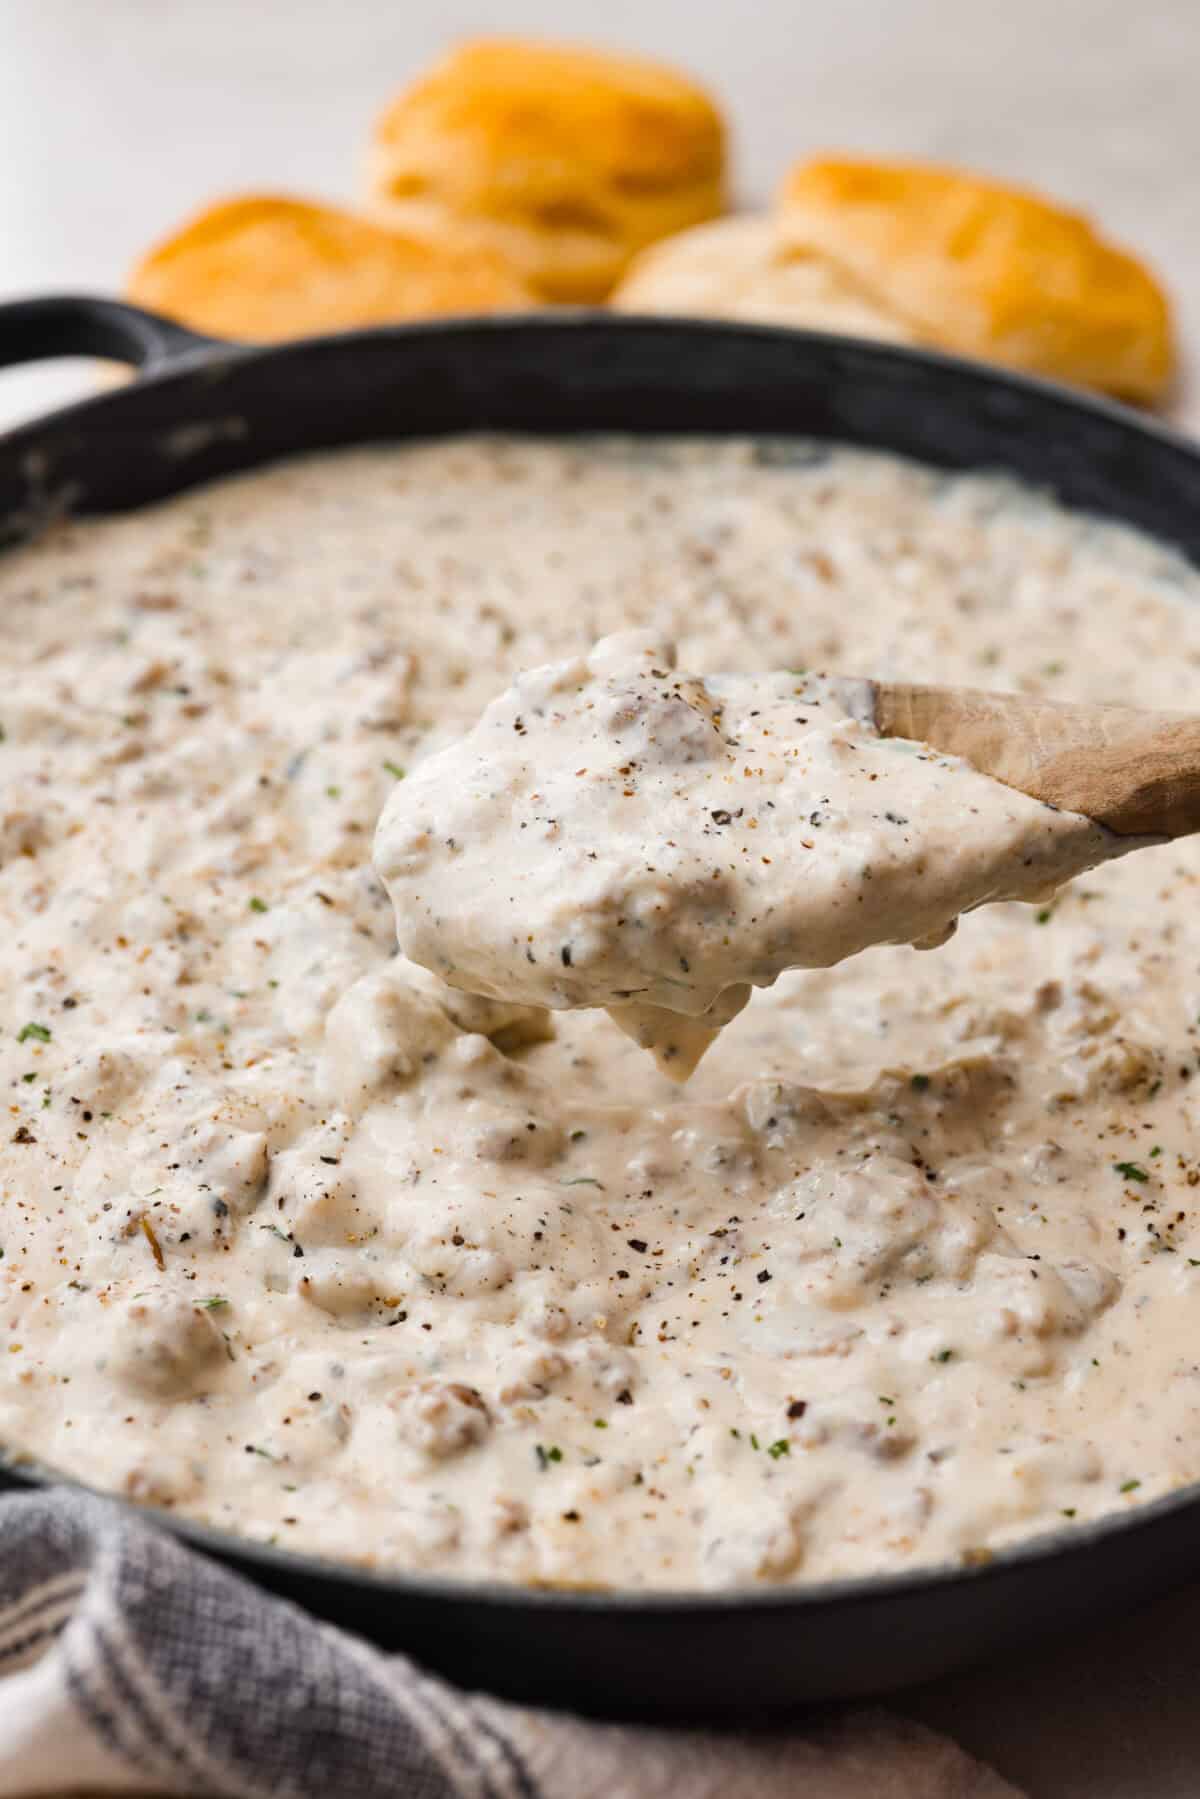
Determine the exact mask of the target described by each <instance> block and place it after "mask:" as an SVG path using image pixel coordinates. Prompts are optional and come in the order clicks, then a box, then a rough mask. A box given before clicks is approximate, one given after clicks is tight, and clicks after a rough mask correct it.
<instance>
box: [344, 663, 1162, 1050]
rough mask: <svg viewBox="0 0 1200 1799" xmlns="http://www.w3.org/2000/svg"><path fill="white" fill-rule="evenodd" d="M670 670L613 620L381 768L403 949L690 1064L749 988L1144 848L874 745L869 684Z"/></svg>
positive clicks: (378, 853)
mask: <svg viewBox="0 0 1200 1799" xmlns="http://www.w3.org/2000/svg"><path fill="white" fill-rule="evenodd" d="M674 662H675V650H674V646H673V645H665V644H654V643H651V644H650V645H649V646H648V645H647V643H646V633H644V632H625V633H616V634H615V635H613V636H611V637H606V638H602V639H601V641H600V642H599V643H598V644H597V645H596V647H595V649H594V650H593V651H592V652H591V654H590V655H589V656H586V657H582V656H576V657H572V658H571V659H570V660H568V661H566V662H556V663H551V664H550V665H549V666H548V667H546V668H538V669H532V670H529V671H528V672H526V673H524V674H522V675H520V676H519V677H518V678H517V680H516V682H515V683H514V685H513V686H512V687H511V688H510V689H509V690H508V692H507V693H504V694H502V695H501V696H500V697H499V698H498V699H496V700H493V702H492V704H491V705H490V706H489V707H488V708H487V710H486V712H485V713H484V714H483V717H482V718H481V719H480V721H479V723H478V724H477V725H476V726H475V728H474V729H473V730H472V731H469V732H468V733H467V735H466V736H465V737H464V738H462V740H461V741H460V742H458V743H455V744H452V745H451V746H450V747H449V748H448V749H445V750H442V751H441V752H440V753H439V754H437V755H433V756H430V757H429V758H428V760H427V761H425V762H424V763H422V764H421V766H420V767H419V768H418V769H416V770H415V771H414V772H413V774H412V775H411V776H410V777H409V778H408V779H407V780H405V781H404V782H402V783H399V784H398V785H397V787H396V789H395V791H394V792H393V794H392V796H391V798H390V799H389V800H388V803H387V805H386V806H385V807H384V810H383V816H382V818H381V819H380V822H379V828H378V831H377V832H376V837H375V866H376V868H377V869H378V870H379V872H380V874H381V875H382V876H383V879H384V882H385V883H386V885H387V887H388V891H389V892H390V894H391V896H392V901H393V903H394V905H395V908H396V927H397V935H398V937H399V941H400V948H401V950H402V951H403V952H404V954H405V955H406V956H409V957H411V958H412V960H413V961H414V962H419V963H420V964H421V965H422V966H423V967H425V968H429V969H431V970H432V971H433V972H434V973H435V974H437V975H438V976H439V977H441V978H442V979H444V980H446V981H448V982H450V983H451V984H452V985H453V986H456V987H459V988H462V989H463V990H465V991H466V992H468V993H476V994H481V995H484V996H486V997H487V998H490V999H500V1000H517V1001H523V1002H524V1003H526V1004H532V1005H542V1006H549V1007H552V1008H555V1009H562V1008H565V1007H572V1006H604V1007H606V1008H607V1009H608V1010H609V1012H610V1013H611V1015H612V1017H613V1018H614V1020H615V1021H616V1022H617V1023H618V1024H620V1025H621V1027H622V1028H623V1029H624V1030H626V1031H627V1032H628V1034H629V1035H630V1036H631V1037H633V1039H634V1041H635V1042H641V1043H642V1044H643V1046H644V1047H646V1048H650V1049H652V1050H653V1051H654V1054H655V1057H656V1060H657V1061H658V1063H659V1065H660V1067H661V1068H662V1070H663V1072H664V1073H665V1074H670V1075H675V1076H676V1077H677V1078H679V1079H683V1080H686V1078H687V1076H688V1075H689V1074H691V1072H692V1070H693V1069H694V1067H695V1065H696V1063H697V1061H698V1060H699V1056H700V1054H702V1053H703V1051H704V1050H705V1049H706V1048H707V1047H708V1046H709V1044H710V1043H712V1042H714V1041H715V1039H716V1031H717V1029H718V1028H719V1027H720V1026H721V1025H723V1024H728V1023H729V1021H730V1019H732V1018H734V1017H736V1015H737V1013H738V1012H740V1011H741V1009H742V1007H743V1006H744V1005H745V1004H746V1002H747V1000H748V999H749V998H750V994H751V989H752V988H753V987H769V986H771V985H773V983H774V982H775V981H776V980H778V978H779V976H780V975H781V974H784V973H786V972H787V970H789V969H792V968H830V967H832V966H833V965H834V963H836V962H842V961H844V960H845V959H846V958H847V957H848V956H853V955H856V954H857V953H858V952H859V951H860V950H863V949H868V948H870V947H872V946H874V945H875V944H881V943H891V944H894V943H911V944H913V945H915V946H917V947H920V948H922V949H929V948H937V947H938V946H940V945H941V944H942V943H945V942H946V941H947V939H948V938H949V937H950V936H951V934H952V933H953V931H954V929H955V927H956V925H957V922H958V918H959V914H960V913H962V912H967V911H971V910H972V909H973V908H974V907H976V906H980V905H985V904H987V903H988V902H994V901H996V900H1014V899H1021V900H1033V899H1037V898H1040V899H1046V898H1049V897H1050V896H1051V895H1052V894H1053V893H1054V892H1056V891H1057V889H1058V888H1059V887H1060V886H1062V884H1063V883H1064V881H1066V880H1068V879H1070V878H1071V876H1073V875H1077V874H1081V873H1082V872H1083V871H1084V869H1087V868H1091V867H1094V866H1095V865H1096V864H1098V863H1100V862H1103V861H1108V860H1110V859H1111V858H1112V857H1113V856H1116V855H1119V854H1121V853H1122V851H1124V850H1127V849H1129V848H1131V847H1135V845H1134V844H1133V843H1132V842H1131V841H1129V840H1123V839H1121V838H1119V837H1115V836H1113V835H1112V834H1111V833H1110V832H1107V831H1104V830H1101V829H1100V828H1099V827H1098V826H1097V825H1095V824H1093V823H1092V821H1091V820H1090V819H1087V818H1083V817H1081V816H1079V815H1078V814H1077V813H1072V812H1064V811H1062V810H1060V809H1059V808H1057V807H1054V806H1049V805H1045V804H1043V803H1041V802H1040V801H1038V800H1035V799H1031V798H1030V797H1029V795H1028V794H1024V793H1020V792H1017V791H1014V789H1012V788H1011V787H1005V786H1003V785H1002V784H1001V783H1000V782H999V781H993V780H990V779H989V778H988V777H987V776H986V775H983V774H980V773H979V772H978V770H976V769H974V768H972V767H971V766H970V764H969V763H967V762H964V761H963V760H962V758H961V757H958V756H946V755H942V754H940V753H939V752H938V751H937V750H934V749H932V748H931V747H930V746H929V745H928V744H922V743H913V742H908V741H906V740H905V739H903V738H885V737H881V736H880V734H879V732H878V731H877V730H876V728H875V725H874V723H873V722H872V705H871V698H870V689H869V686H868V684H867V683H866V682H864V681H862V680H858V681H855V680H853V679H849V680H847V679H845V678H842V677H838V676H832V677H830V676H825V675H812V676H809V675H805V674H802V673H798V672H795V673H776V674H757V675H710V676H709V677H708V678H707V680H705V679H703V678H702V677H700V676H697V675H688V674H683V673H680V672H678V671H677V670H676V669H675V667H674ZM681 1015H682V1016H681Z"/></svg>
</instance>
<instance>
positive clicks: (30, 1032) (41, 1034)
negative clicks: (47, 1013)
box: [17, 1023, 50, 1043]
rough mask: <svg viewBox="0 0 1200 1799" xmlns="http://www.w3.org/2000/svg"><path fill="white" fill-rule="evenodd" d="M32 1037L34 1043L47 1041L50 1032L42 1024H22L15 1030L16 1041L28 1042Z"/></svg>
mask: <svg viewBox="0 0 1200 1799" xmlns="http://www.w3.org/2000/svg"><path fill="white" fill-rule="evenodd" d="M31 1037H32V1039H33V1041H34V1042H35V1043H49V1041H50V1032H49V1030H48V1028H47V1027H46V1026H45V1025H44V1024H34V1023H30V1024H23V1025H22V1026H21V1028H20V1030H19V1031H18V1032H17V1042H18V1043H28V1042H29V1039H30V1038H31Z"/></svg>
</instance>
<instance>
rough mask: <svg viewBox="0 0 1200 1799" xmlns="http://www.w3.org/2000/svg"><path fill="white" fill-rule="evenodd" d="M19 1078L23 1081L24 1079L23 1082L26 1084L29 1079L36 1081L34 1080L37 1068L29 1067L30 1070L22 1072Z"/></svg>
mask: <svg viewBox="0 0 1200 1799" xmlns="http://www.w3.org/2000/svg"><path fill="white" fill-rule="evenodd" d="M21 1079H22V1080H23V1081H24V1082H25V1083H26V1084H28V1083H29V1082H30V1081H36V1080H37V1069H36V1068H31V1069H30V1070H29V1073H28V1074H23V1075H22V1076H21Z"/></svg>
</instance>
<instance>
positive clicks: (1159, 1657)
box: [0, 0, 1200, 1799]
mask: <svg viewBox="0 0 1200 1799" xmlns="http://www.w3.org/2000/svg"><path fill="white" fill-rule="evenodd" d="M498 29H503V30H507V31H514V32H537V33H549V34H555V35H559V36H572V35H573V36H579V37H586V38H591V39H592V40H594V41H596V42H599V43H608V44H611V45H613V46H616V47H622V48H634V49H640V50H643V51H646V52H650V53H653V54H657V55H660V56H663V57H667V58H671V59H675V60H677V61H680V62H682V63H684V64H686V65H687V66H688V67H690V68H691V69H692V70H694V71H695V72H696V73H697V74H698V75H700V76H701V77H703V78H704V79H706V80H707V81H708V82H709V83H710V84H711V85H712V86H713V88H714V89H715V90H716V91H717V92H718V93H719V94H720V95H721V97H722V98H723V100H724V103H725V106H726V108H727V111H728V113H729V115H730V117H731V119H732V121H733V125H734V130H735V142H736V153H737V170H738V189H739V194H740V197H741V198H742V199H743V200H744V201H747V202H749V201H754V200H759V199H762V198H764V197H765V196H766V195H768V194H769V193H770V191H771V190H772V188H773V187H774V185H775V183H776V181H777V180H778V178H779V176H780V175H781V173H782V171H783V169H784V168H785V166H786V165H787V163H788V162H789V161H790V160H791V159H792V158H793V157H795V156H797V155H800V154H802V153H804V152H807V151H812V150H816V149H820V148H850V149H863V150H879V151H893V152H909V153H915V154H919V155H927V156H935V157H944V158H949V159H955V160H961V161H963V162H965V163H968V164H975V165H976V166H978V167H979V168H980V169H982V170H987V171H994V172H997V173H1000V174H1005V175H1010V176H1014V177H1017V178H1020V179H1024V180H1028V181H1030V182H1033V183H1036V184H1039V185H1041V186H1043V187H1045V188H1046V189H1048V190H1049V191H1051V192H1053V193H1056V194H1058V195H1060V196H1061V197H1062V198H1063V199H1065V200H1068V201H1070V202H1073V203H1075V204H1078V205H1081V206H1083V207H1085V208H1087V209H1088V210H1090V211H1092V212H1093V213H1094V214H1095V215H1096V217H1097V218H1098V219H1100V220H1101V221H1103V223H1104V226H1105V227H1106V229H1107V230H1108V231H1109V232H1110V233H1111V234H1112V235H1113V236H1115V237H1117V238H1118V239H1125V240H1127V241H1128V242H1129V243H1130V244H1132V245H1134V246H1136V247H1137V248H1138V249H1140V250H1141V251H1142V252H1143V253H1144V254H1145V255H1147V256H1148V257H1149V258H1150V260H1151V261H1152V262H1153V263H1154V264H1155V265H1156V266H1157V268H1158V269H1159V271H1160V272H1161V274H1162V275H1163V276H1164V277H1165V279H1166V280H1167V282H1168V284H1169V285H1170V287H1171V289H1172V292H1173V294H1174V296H1175V300H1176V304H1177V310H1178V317H1179V324H1180V332H1181V336H1182V338H1183V341H1184V343H1185V346H1188V345H1191V346H1200V191H1198V185H1197V177H1198V175H1200V99H1198V96H1197V92H1196V84H1197V75H1198V73H1200V0H1149V3H1148V4H1143V5H1142V6H1140V7H1136V8H1135V7H1133V6H1131V5H1130V4H1128V0H958V3H957V4H953V3H951V0H742V3H741V4H733V3H731V0H604V4H600V3H599V0H554V3H551V0H507V4H506V5H505V6H504V7H503V8H500V7H496V6H489V5H485V4H482V0H442V3H440V4H439V3H437V0H386V4H385V3H383V0H341V3H340V4H328V3H327V0H0V299H2V298H8V297H12V296H15V295H18V294H26V293H36V292H47V291H51V290H56V289H57V290H60V291H61V290H65V289H75V290H90V291H94V292H102V293H111V292H115V291H117V290H118V289H119V287H120V284H121V280H122V275H123V272H124V270H125V269H126V268H127V266H128V265H129V263H130V262H131V260H132V259H133V258H134V257H135V256H136V255H137V254H138V252H139V251H140V250H142V249H143V248H144V247H145V246H146V245H147V244H148V243H149V242H151V241H152V240H153V239H154V238H155V237H156V236H158V235H160V234H161V233H163V232H164V231H166V230H168V229H169V228H170V227H171V226H172V225H173V224H174V223H176V222H177V221H178V220H179V219H180V218H181V217H182V216H183V215H184V214H186V213H187V212H188V211H189V210H191V209H192V208H194V207H196V206H198V205H200V204H202V203H203V202H204V201H206V200H207V199H209V198H210V197H212V196H213V195H216V194H220V193H227V192H230V191H233V190H236V189H238V188H244V187H248V186H256V187H275V188H285V189H291V190H294V191H297V192H308V193H311V194H314V195H318V196H326V197H329V198H332V199H350V198H351V197H352V196H353V194H354V189H355V182H356V176H357V168H358V161H359V157H360V154H361V149H362V145H363V142H364V137H365V134H366V130H367V127H368V123H369V121H370V119H371V117H372V116H373V114H374V112H375V111H376V109H377V108H378V107H379V106H380V105H381V104H382V103H383V102H384V101H385V100H386V99H387V97H388V96H389V94H390V93H391V92H392V90H393V89H394V88H395V87H396V86H397V85H398V84H399V83H400V82H402V81H403V80H404V79H405V78H406V77H407V76H409V75H410V74H411V73H412V72H413V71H414V70H415V69H416V68H417V67H418V65H419V64H420V63H421V62H422V61H423V60H424V59H425V58H427V57H428V56H429V55H431V54H432V53H433V52H434V51H436V50H437V49H438V47H439V46H440V45H441V44H443V43H444V42H445V41H446V40H447V39H448V38H451V37H454V36H456V35H459V34H462V33H465V32H472V31H478V30H498ZM93 379H94V376H93V375H92V373H91V372H90V371H89V370H88V369H87V368H86V367H81V366H79V365H71V366H70V367H59V368H55V369H52V370H45V369H43V370H38V371H18V372H10V373H7V374H0V424H3V423H4V422H7V421H8V420H10V419H13V418H15V417H17V416H20V415H21V414H24V413H29V412H32V411H34V410H37V409H38V408H40V407H41V406H43V405H47V404H50V403H51V402H52V401H53V400H56V399H59V398H63V397H66V396H67V395H69V394H71V393H74V392H77V391H80V390H81V389H82V390H86V387H87V386H88V384H90V382H91V381H92V380H93ZM1195 385H1196V384H1194V383H1193V391H1195ZM1190 412H1191V416H1192V418H1193V419H1194V420H1195V422H1196V423H1197V424H1198V425H1200V405H1197V403H1196V401H1195V400H1194V399H1193V401H1192V403H1191V407H1190ZM1198 1690H1200V1592H1196V1591H1192V1592H1188V1593H1184V1594H1179V1595H1176V1596H1175V1597H1174V1598H1172V1599H1170V1600H1168V1601H1166V1602H1164V1603H1163V1604H1161V1605H1159V1606H1157V1607H1155V1608H1153V1609H1152V1610H1151V1611H1149V1612H1145V1613H1142V1614H1140V1615H1139V1616H1138V1617H1137V1618H1136V1619H1134V1620H1123V1621H1121V1622H1120V1623H1119V1624H1118V1625H1117V1627H1116V1628H1114V1629H1112V1630H1106V1631H1102V1632H1100V1633H1097V1634H1096V1635H1095V1636H1094V1637H1092V1638H1091V1639H1089V1640H1088V1641H1087V1642H1086V1643H1079V1644H1074V1645H1070V1646H1068V1647H1067V1648H1066V1649H1061V1650H1060V1649H1056V1650H1053V1651H1051V1652H1048V1653H1047V1654H1046V1655H1045V1656H1043V1657H1042V1658H1040V1659H1038V1660H1033V1659H1029V1658H1023V1659H1022V1660H1020V1661H1014V1662H1013V1663H1012V1664H1010V1665H1009V1666H1008V1667H1006V1668H1004V1669H1001V1670H999V1671H995V1672H991V1673H984V1674H973V1675H969V1676H965V1677H962V1678H960V1679H958V1680H956V1681H951V1682H942V1683H939V1685H938V1686H937V1687H936V1688H934V1689H930V1690H928V1691H926V1692H925V1693H923V1694H920V1695H917V1696H913V1697H911V1698H909V1699H906V1700H905V1701H904V1702H903V1703H904V1705H905V1706H906V1707H907V1708H908V1709H909V1710H911V1711H913V1712H914V1713H916V1714H918V1715H921V1716H923V1717H925V1718H926V1719H927V1721H929V1722H930V1723H933V1724H936V1725H939V1726H940V1727H942V1728H944V1729H947V1730H950V1731H951V1732H952V1733H953V1734H955V1735H956V1736H958V1737H959V1739H960V1740H961V1741H963V1742H964V1744H965V1745H966V1746H967V1747H968V1748H972V1749H974V1750H975V1751H976V1752H977V1753H978V1754H980V1755H983V1756H985V1757H986V1758H987V1759H989V1760H991V1761H992V1762H993V1764H994V1765H995V1766H997V1767H998V1768H1000V1770H1001V1771H1002V1772H1004V1773H1006V1774H1007V1775H1008V1776H1009V1777H1010V1778H1011V1779H1013V1780H1016V1781H1019V1782H1021V1783H1023V1784H1025V1785H1026V1786H1027V1787H1028V1788H1029V1790H1030V1791H1031V1792H1032V1793H1033V1794H1035V1795H1038V1796H1041V1795H1045V1796H1046V1799H1051V1796H1052V1799H1194V1796H1195V1795H1196V1793H1197V1792H1198V1791H1200V1773H1197V1768H1198V1767H1200V1753H1198V1752H1200V1722H1198V1718H1197V1709H1196V1693H1197V1691H1198Z"/></svg>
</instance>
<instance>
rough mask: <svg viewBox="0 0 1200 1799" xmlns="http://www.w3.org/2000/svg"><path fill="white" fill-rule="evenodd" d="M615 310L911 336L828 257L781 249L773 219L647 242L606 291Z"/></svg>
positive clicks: (721, 224) (892, 338) (895, 338)
mask: <svg viewBox="0 0 1200 1799" xmlns="http://www.w3.org/2000/svg"><path fill="white" fill-rule="evenodd" d="M612 304H613V306H615V307H616V308H617V309H618V311H621V312H660V313H661V312H665V313H675V314H677V315H678V314H681V313H682V314H698V315H700V316H701V317H705V318H724V319H751V320H754V321H755V322H757V323H759V324H767V325H803V326H806V327H807V328H808V329H809V330H813V331H837V332H844V333H845V334H847V335H848V336H852V337H879V338H885V339H887V340H888V341H889V342H891V343H914V342H916V341H917V333H916V332H915V331H913V330H912V329H911V328H910V327H909V326H907V325H906V324H905V323H904V321H903V320H902V319H899V318H897V317H896V316H895V315H894V314H891V313H888V312H885V311H884V310H883V309H882V308H881V307H879V306H877V305H875V304H874V303H873V302H872V300H871V299H870V298H869V296H868V295H867V294H865V293H864V292H863V291H862V289H861V288H859V287H858V286H857V285H856V284H855V282H853V281H852V280H851V279H850V278H849V277H848V276H847V275H845V274H843V273H842V271H841V270H840V269H838V268H837V267H836V265H835V264H833V263H831V262H827V261H826V260H825V259H824V258H823V257H821V256H814V255H811V254H806V253H805V252H803V251H794V252H792V251H787V250H784V249H783V248H782V247H781V245H780V244H779V241H778V233H777V228H776V225H775V221H774V220H773V219H770V218H767V217H763V216H747V217H745V218H737V219H718V220H717V221H716V223H715V224H712V225H696V226H694V227H693V228H692V230H691V231H681V232H679V234H678V235H677V236H676V237H668V238H664V239H663V241H662V243H658V244H651V246H650V248H649V249H648V250H643V251H642V253H641V255H640V256H638V257H636V258H635V259H634V261H633V263H632V264H631V265H630V268H629V270H628V272H627V273H626V275H625V278H624V280H623V281H622V282H621V284H620V286H619V287H618V288H617V291H616V293H615V294H614V295H613V297H612Z"/></svg>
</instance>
